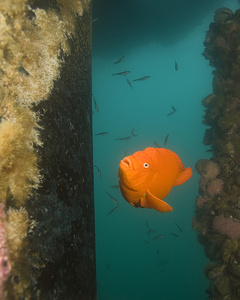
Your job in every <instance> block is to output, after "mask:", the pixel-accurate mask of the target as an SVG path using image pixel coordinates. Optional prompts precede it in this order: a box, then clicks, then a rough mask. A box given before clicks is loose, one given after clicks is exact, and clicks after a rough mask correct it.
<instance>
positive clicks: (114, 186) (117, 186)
mask: <svg viewBox="0 0 240 300" xmlns="http://www.w3.org/2000/svg"><path fill="white" fill-rule="evenodd" d="M110 188H112V189H120V186H119V184H116V185H110Z"/></svg>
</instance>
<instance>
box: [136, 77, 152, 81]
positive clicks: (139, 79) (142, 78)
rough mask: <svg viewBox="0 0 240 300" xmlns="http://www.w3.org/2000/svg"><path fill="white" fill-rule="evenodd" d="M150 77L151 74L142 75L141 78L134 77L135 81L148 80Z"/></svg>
mask: <svg viewBox="0 0 240 300" xmlns="http://www.w3.org/2000/svg"><path fill="white" fill-rule="evenodd" d="M149 78H151V76H144V77H141V78H137V79H133V81H143V80H146V79H149Z"/></svg>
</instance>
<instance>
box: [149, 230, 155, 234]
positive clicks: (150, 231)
mask: <svg viewBox="0 0 240 300" xmlns="http://www.w3.org/2000/svg"><path fill="white" fill-rule="evenodd" d="M153 232H156V230H155V229H149V230H148V234H150V233H153Z"/></svg>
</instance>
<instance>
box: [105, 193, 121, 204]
mask: <svg viewBox="0 0 240 300" xmlns="http://www.w3.org/2000/svg"><path fill="white" fill-rule="evenodd" d="M106 194H107V195H108V196H109V197H110V199H111V200H112V201H113V202H114V203H115V204H118V202H117V200H116V199H115V198H114V197H113V196H112V195H111V194H109V193H108V192H106Z"/></svg>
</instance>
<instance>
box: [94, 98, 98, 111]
mask: <svg viewBox="0 0 240 300" xmlns="http://www.w3.org/2000/svg"><path fill="white" fill-rule="evenodd" d="M93 101H94V106H95V109H96V111H98V112H99V107H98V105H97V102H96V99H95V97H94V96H93Z"/></svg>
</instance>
